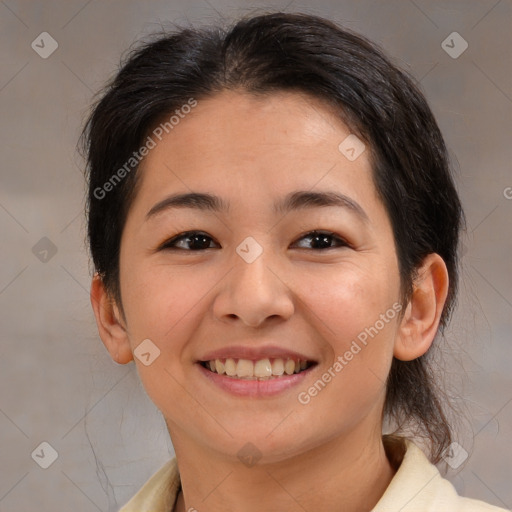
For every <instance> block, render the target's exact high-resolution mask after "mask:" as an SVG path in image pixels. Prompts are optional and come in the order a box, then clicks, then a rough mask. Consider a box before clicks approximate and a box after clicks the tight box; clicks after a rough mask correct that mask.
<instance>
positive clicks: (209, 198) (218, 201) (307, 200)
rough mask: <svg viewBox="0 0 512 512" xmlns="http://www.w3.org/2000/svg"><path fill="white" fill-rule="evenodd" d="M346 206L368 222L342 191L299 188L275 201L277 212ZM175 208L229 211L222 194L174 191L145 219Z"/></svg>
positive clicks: (359, 207) (357, 205) (360, 208)
mask: <svg viewBox="0 0 512 512" xmlns="http://www.w3.org/2000/svg"><path fill="white" fill-rule="evenodd" d="M329 206H330V207H333V206H334V207H338V208H345V209H348V210H350V211H351V212H353V213H355V214H356V215H357V216H358V217H359V218H360V219H361V220H363V221H365V222H368V221H369V218H368V215H367V214H366V212H365V211H364V210H363V208H362V207H361V206H360V205H359V204H358V203H357V202H356V201H354V200H353V199H351V198H350V197H348V196H346V195H344V194H341V193H339V192H332V191H325V192H312V191H302V190H300V191H297V192H291V193H290V194H288V195H287V196H285V197H284V199H282V200H281V201H278V202H275V203H274V206H273V211H274V213H275V214H281V215H285V214H286V213H288V212H290V211H294V210H302V209H309V208H321V207H329ZM172 208H194V209H197V210H202V211H211V212H219V213H225V212H228V211H229V203H228V202H226V201H225V200H223V199H222V198H220V197H218V196H215V195H212V194H208V193H200V192H189V193H185V194H173V195H171V196H168V197H166V198H165V199H163V200H162V201H159V202H158V203H156V204H155V205H154V206H153V207H152V208H151V209H150V210H149V211H148V213H147V214H146V220H149V219H151V218H152V217H155V216H156V215H157V214H159V213H161V212H163V211H166V210H169V209H172Z"/></svg>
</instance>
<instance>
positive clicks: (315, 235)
mask: <svg viewBox="0 0 512 512" xmlns="http://www.w3.org/2000/svg"><path fill="white" fill-rule="evenodd" d="M299 240H308V241H310V243H312V244H313V245H314V246H316V247H303V246H302V247H300V245H299V244H298V242H296V243H295V244H296V245H297V246H299V247H300V248H301V249H313V250H325V249H335V248H336V247H349V244H348V243H347V242H346V241H345V240H343V238H341V237H339V236H337V235H336V234H334V233H331V232H322V231H311V232H310V233H307V234H306V235H304V236H302V237H301V238H300V239H299Z"/></svg>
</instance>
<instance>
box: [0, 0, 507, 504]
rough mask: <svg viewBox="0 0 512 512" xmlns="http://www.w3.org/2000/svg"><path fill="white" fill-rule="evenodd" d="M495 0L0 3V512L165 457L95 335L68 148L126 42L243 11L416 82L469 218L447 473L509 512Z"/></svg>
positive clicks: (121, 490) (94, 484)
mask: <svg viewBox="0 0 512 512" xmlns="http://www.w3.org/2000/svg"><path fill="white" fill-rule="evenodd" d="M511 7H512V4H511V1H510V0H501V1H497V0H480V1H476V0H473V1H467V0H451V1H425V0H415V1H414V2H413V1H412V0H411V1H407V0H405V1H381V2H379V1H369V0H366V1H358V2H356V1H332V0H331V1H329V0H322V1H321V2H318V3H317V4H316V6H315V7H311V6H310V5H308V3H306V2H301V1H299V0H295V1H292V2H289V0H286V1H282V2H279V1H273V2H266V3H249V2H244V1H241V0H238V1H227V0H192V1H185V0H180V1H177V0H176V1H156V0H153V1H148V2H142V1H140V2H136V1H133V0H129V1H127V0H125V1H120V0H112V1H99V0H92V1H86V0H72V1H66V2H65V1H62V0H60V1H59V0H54V1H45V2H42V1H28V0H25V1H16V0H2V1H0V109H1V110H0V111H1V117H0V141H1V142H0V144H1V157H2V164H1V167H0V179H1V188H0V229H1V256H2V257H1V265H0V318H1V340H0V474H1V478H0V511H2V512H13V511H26V510H36V509H37V510H43V511H50V510H69V509H71V507H73V509H74V510H79V511H84V512H89V511H90V512H94V511H97V510H101V511H114V510H117V508H118V507H119V506H120V505H121V504H123V503H124V502H125V501H126V500H127V499H128V498H129V497H130V496H131V495H133V494H134V493H135V491H136V490H138V489H139V487H140V486H141V484H142V483H143V482H144V481H145V480H146V479H147V478H148V477H149V476H150V475H151V474H152V473H153V472H154V471H155V470H156V469H157V468H158V467H159V466H160V465H161V464H162V463H164V462H165V461H166V460H167V459H168V457H169V456H170V454H171V453H172V446H171V444H170V441H169V439H168V434H167V432H166V430H165V426H164V423H163V420H162V418H161V417H160V414H159V413H158V411H157V410H156V409H155V407H154V406H153V404H152V403H151V402H150V401H149V399H148V398H147V397H146V395H145V393H144V391H143V390H142V388H141V385H140V384H139V382H138V377H137V374H136V371H135V368H134V366H133V363H131V364H130V365H128V366H119V365H116V364H115V363H113V362H112V361H111V360H110V358H109V357H108V355H107V353H106V351H105V349H104V347H103V345H102V343H101V341H100V340H99V337H98V335H97V331H96V327H95V323H94V320H93V315H92V311H91V308H90V305H89V296H88V289H89V281H90V268H89V263H88V257H87V255H86V253H85V249H84V239H85V230H84V221H83V214H82V208H83V198H84V183H83V179H82V174H81V168H82V162H81V161H80V158H79V157H78V156H77V155H76V152H75V144H76V140H77V137H78V134H79V130H80V126H81V123H82V121H83V119H84V117H85V114H86V112H87V109H88V105H89V104H90V102H91V100H92V97H93V93H94V92H95V91H97V90H98V89H99V88H100V86H101V85H102V84H103V83H104V82H105V80H106V79H107V78H108V77H110V76H111V74H112V73H113V72H114V71H115V69H116V66H117V64H118V62H119V58H120V55H121V54H122V53H123V52H124V51H125V50H126V49H127V48H128V47H129V46H130V45H131V44H132V43H133V42H134V41H135V40H136V39H138V38H139V37H140V36H142V35H144V34H147V33H149V32H151V31H154V30H157V29H160V28H161V26H162V24H163V25H165V24H166V23H167V22H168V21H169V20H170V21H173V22H183V23H186V22H188V21H190V22H200V23H207V22H208V21H211V20H215V19H217V18H218V17H219V15H222V16H226V17H228V18H233V17H235V16H237V15H240V14H246V13H248V12H253V11H254V10H255V9H258V12H261V10H262V9H263V10H264V9H282V10H288V11H300V10H302V11H306V12H311V13H316V14H320V15H323V16H326V17H328V18H330V19H333V20H335V21H337V22H341V23H343V24H344V25H345V26H347V27H349V28H352V29H354V30H356V31H359V32H361V33H363V34H365V35H367V36H368V37H370V38H371V39H373V40H375V41H376V42H378V43H380V44H381V45H383V46H384V48H386V50H387V51H388V53H389V54H391V55H392V56H394V58H395V59H396V61H397V62H398V63H399V64H400V65H402V66H404V67H405V68H406V69H408V70H409V71H410V72H411V73H413V74H414V76H415V77H416V78H417V79H418V81H419V82H420V83H421V87H422V88H423V90H424V91H425V93H426V95H427V98H428V99H429V101H430V103H431V106H432V108H433V110H434V113H435V115H436V116H437V119H438V121H439V123H440V126H441V129H442V130H443V132H444V134H445V136H446V141H447V144H448V146H449V148H450V152H451V154H452V157H453V161H454V164H455V166H456V168H457V169H458V177H457V180H458V186H459V190H460V194H461V197H462V200H463V203H464V206H465V209H466V213H467V218H468V230H467V235H466V237H465V242H464V244H465V245H464V253H465V254H464V259H463V276H462V279H463V280H462V285H461V295H460V301H459V308H458V310H457V312H456V316H455V318H454V321H453V323H452V326H451V329H450V331H449V333H448V335H447V340H446V344H445V348H444V349H443V357H444V359H445V360H446V361H448V370H447V371H446V372H444V377H446V378H447V380H449V381H450V382H451V384H452V385H454V387H453V388H452V395H453V400H454V401H455V402H456V403H457V404H458V406H459V407H462V408H463V413H464V414H465V415H466V416H467V418H468V421H466V422H464V421H462V420H461V418H463V417H464V416H463V415H458V416H457V419H458V420H461V421H460V422H459V423H460V436H459V439H458V440H459V443H460V444H461V446H462V447H463V448H464V449H465V450H467V451H468V452H469V453H470V456H469V458H468V460H467V461H466V462H465V464H464V465H462V466H460V467H458V468H457V469H455V470H450V472H449V473H448V476H449V478H450V479H451V480H452V482H453V483H454V484H455V485H456V487H457V489H458V490H459V492H461V493H464V494H466V495H468V496H470V497H474V498H479V499H483V500H485V501H488V502H491V503H493V504H496V505H499V506H501V507H505V508H507V509H509V508H510V507H512V486H511V485H510V484H511V481H510V478H511V468H512V465H511V462H510V461H511V460H512V442H511V441H512V421H511V420H512V403H511V402H512V377H511V372H510V368H511V365H512V343H511V338H510V331H511V327H512V325H511V317H512V315H511V312H512V311H511V310H512V271H511V270H512V269H511V264H510V261H511V258H510V254H511V252H512V240H511V236H510V234H511V230H510V217H511V213H512V200H510V197H512V189H510V188H508V187H512V172H511V169H510V162H511V160H512V154H511V143H510V129H511V124H512V123H511V121H512V119H511V112H512V88H511V68H510V63H511V62H512V61H511V48H512V40H511V39H512V37H511V35H510V34H511V22H512V16H511ZM44 31H46V32H49V33H50V34H51V36H52V37H53V38H54V39H55V40H56V41H57V42H58V45H59V47H58V49H57V50H56V51H55V53H53V54H52V55H51V56H50V57H48V58H47V59H43V58H41V57H40V56H39V55H38V54H37V53H36V52H35V51H34V50H33V49H32V48H31V43H32V41H34V40H36V38H37V36H39V34H41V33H42V32H44ZM454 31H456V32H458V33H459V34H461V36H462V37H463V38H464V39H465V40H466V41H467V42H468V44H469V47H468V49H467V50H466V51H465V52H464V53H463V54H462V55H461V56H460V57H459V58H457V59H454V58H452V57H450V56H449V55H448V54H447V53H446V52H445V51H444V50H443V48H442V46H441V43H442V41H443V40H445V39H446V37H447V36H448V35H449V34H451V33H452V32H454ZM454 44H455V43H454ZM506 196H508V197H509V199H507V197H506ZM43 237H47V238H48V239H50V240H51V242H52V243H53V244H54V245H55V248H56V250H57V252H56V253H55V254H54V255H52V253H51V252H49V253H48V254H47V255H46V256H44V253H41V252H40V251H41V250H42V249H44V248H45V247H46V248H47V249H48V242H46V241H43V242H40V244H42V245H41V246H37V248H39V249H37V248H36V249H33V247H34V246H35V245H36V244H37V243H38V242H39V241H40V239H41V238H43ZM45 244H46V245H45ZM41 247H42V249H41ZM38 250H39V252H38ZM34 253H35V254H34ZM45 257H46V259H47V261H46V262H45V261H41V258H42V259H43V260H44V259H45ZM43 441H46V442H48V443H50V445H51V446H53V447H54V449H55V450H56V451H57V453H58V458H57V460H56V461H55V462H54V463H53V464H52V465H51V466H50V467H49V468H48V469H42V468H41V467H39V465H38V464H36V462H35V461H34V460H33V459H32V458H31V453H32V452H33V451H34V449H35V448H36V447H38V445H39V444H40V443H41V442H43ZM38 453H41V452H40V451H39V452H38ZM48 453H49V452H48V451H46V453H45V455H44V457H48ZM460 453H463V452H460ZM40 460H42V457H40Z"/></svg>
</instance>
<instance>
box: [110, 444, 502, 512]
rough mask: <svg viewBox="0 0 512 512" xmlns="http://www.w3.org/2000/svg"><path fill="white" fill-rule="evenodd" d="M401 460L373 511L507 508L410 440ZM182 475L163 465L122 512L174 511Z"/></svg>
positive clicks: (171, 464) (491, 510)
mask: <svg viewBox="0 0 512 512" xmlns="http://www.w3.org/2000/svg"><path fill="white" fill-rule="evenodd" d="M405 446H406V452H405V455H404V457H403V460H402V463H401V464H400V467H399V468H398V471H397V472H396V474H395V476H394V477H393V479H392V480H391V483H390V484H389V486H388V488H387V489H386V492H385V493H384V495H383V496H382V497H381V499H380V500H379V502H378V503H377V505H376V506H375V508H374V509H373V510H372V512H398V511H400V512H506V511H505V509H502V508H498V507H494V506H492V505H488V504H486V503H484V502H482V501H478V500H472V499H469V498H463V497H461V496H459V495H458V494H457V492H456V491H455V488H454V487H453V485H452V484H451V483H450V482H449V481H448V480H446V479H445V478H443V477H442V476H441V474H440V473H439V471H438V469H437V468H436V467H435V466H434V465H433V464H432V463H431V462H430V461H429V460H428V459H427V457H426V456H425V454H424V453H423V452H422V451H421V449H420V448H418V447H417V446H416V445H415V444H414V443H412V442H411V441H406V442H405ZM179 490H180V475H179V472H178V466H177V464H176V459H175V458H174V459H172V460H170V461H168V462H167V463H166V464H165V465H164V466H162V467H161V468H160V469H159V470H158V471H157V472H156V473H155V474H154V475H153V476H152V477H151V478H150V479H149V480H148V481H147V482H146V483H145V484H144V486H143V487H142V488H141V489H140V491H139V492H138V493H137V494H136V495H135V496H134V497H133V498H132V499H131V500H130V501H129V502H128V503H127V504H126V505H125V506H124V507H122V508H121V510H120V512H173V511H174V510H175V509H174V506H175V503H176V499H177V496H178V492H179Z"/></svg>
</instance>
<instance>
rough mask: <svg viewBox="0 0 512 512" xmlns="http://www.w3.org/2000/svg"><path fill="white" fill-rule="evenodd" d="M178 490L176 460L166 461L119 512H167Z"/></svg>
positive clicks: (178, 481)
mask: <svg viewBox="0 0 512 512" xmlns="http://www.w3.org/2000/svg"><path fill="white" fill-rule="evenodd" d="M179 488H180V476H179V472H178V465H177V463H176V458H173V459H171V460H169V461H167V462H166V463H165V464H164V465H163V466H162V467H161V468H160V469H159V470H158V471H157V472H156V473H155V474H154V475H153V476H151V478H150V479H149V480H148V481H147V482H146V483H145V484H144V485H143V486H142V488H141V489H140V490H139V491H138V492H137V494H136V495H135V496H134V497H133V498H132V499H131V500H130V501H129V502H128V503H126V505H124V506H123V507H121V509H120V510H119V512H168V511H171V510H173V508H174V503H175V501H176V496H177V494H178V491H179Z"/></svg>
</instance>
